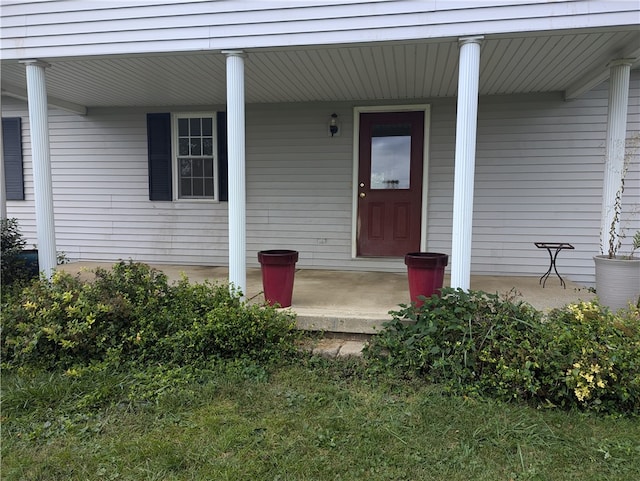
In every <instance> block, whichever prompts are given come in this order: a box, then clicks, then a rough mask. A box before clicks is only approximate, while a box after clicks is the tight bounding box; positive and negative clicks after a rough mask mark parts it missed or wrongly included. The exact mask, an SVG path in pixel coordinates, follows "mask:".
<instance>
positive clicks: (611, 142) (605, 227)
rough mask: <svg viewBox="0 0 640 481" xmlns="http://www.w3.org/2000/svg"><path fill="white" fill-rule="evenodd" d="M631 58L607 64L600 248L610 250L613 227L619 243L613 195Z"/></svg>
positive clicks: (618, 176)
mask: <svg viewBox="0 0 640 481" xmlns="http://www.w3.org/2000/svg"><path fill="white" fill-rule="evenodd" d="M631 64H632V61H631V60H629V59H620V60H614V61H613V62H611V63H610V64H609V68H610V73H611V75H610V78H609V106H608V110H607V140H606V147H605V149H606V150H605V160H604V162H605V164H604V180H603V185H602V214H601V222H602V223H601V225H600V250H601V253H602V254H607V253H608V252H609V238H610V234H611V230H612V229H613V241H614V243H617V242H618V238H619V235H620V222H619V221H620V219H618V222H614V217H615V215H616V196H617V195H618V191H619V190H620V187H621V184H622V177H623V175H624V168H625V166H624V153H625V139H626V136H627V105H628V103H629V75H630V73H631Z"/></svg>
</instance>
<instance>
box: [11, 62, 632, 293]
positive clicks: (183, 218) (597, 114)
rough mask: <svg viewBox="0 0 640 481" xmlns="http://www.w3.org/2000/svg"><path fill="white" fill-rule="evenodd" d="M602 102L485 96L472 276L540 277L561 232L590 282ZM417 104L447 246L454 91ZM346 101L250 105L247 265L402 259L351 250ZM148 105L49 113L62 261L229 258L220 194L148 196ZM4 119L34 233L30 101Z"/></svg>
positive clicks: (432, 238)
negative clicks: (276, 260)
mask: <svg viewBox="0 0 640 481" xmlns="http://www.w3.org/2000/svg"><path fill="white" fill-rule="evenodd" d="M607 99H608V86H607V84H606V83H605V84H603V85H601V86H600V87H598V88H596V89H594V90H593V91H591V92H589V93H588V94H585V95H584V96H582V97H581V98H579V99H577V100H574V101H571V102H564V101H563V100H562V98H561V95H560V94H555V93H551V94H539V95H521V96H493V97H486V98H481V99H480V106H479V119H478V146H477V162H476V181H475V205H474V227H473V229H474V231H473V252H472V267H471V272H472V273H474V274H496V275H500V274H511V275H541V274H542V273H544V271H545V270H546V268H547V267H548V255H547V253H546V251H542V250H538V249H536V248H535V246H534V245H533V243H534V242H536V241H546V242H570V243H572V244H573V245H574V246H575V248H576V249H575V251H568V252H563V253H561V254H560V256H559V259H558V269H559V271H560V272H561V273H562V275H563V276H566V277H568V278H569V279H572V280H574V281H577V282H580V283H584V284H591V283H592V282H593V273H594V270H593V260H592V256H593V255H595V254H597V253H598V252H597V249H598V245H599V225H600V205H601V188H602V176H603V156H604V140H605V133H606V132H605V131H606V115H607V103H608V100H607ZM402 103H403V104H408V103H412V102H407V101H403V102H402ZM415 103H416V104H419V103H420V104H422V103H428V104H430V105H431V120H430V125H431V131H430V146H429V149H430V153H429V166H428V175H429V181H428V192H429V197H428V214H427V222H428V224H427V250H429V251H435V252H445V253H450V250H451V226H452V209H453V171H454V146H455V108H456V107H455V99H434V100H432V101H430V100H428V99H417V100H416V101H415ZM358 105H365V104H364V103H358ZM366 105H371V103H368V104H366ZM385 105H386V104H385ZM354 106H355V104H353V103H291V104H258V105H248V106H247V156H246V158H247V250H248V252H247V256H248V257H247V260H248V265H254V266H255V265H257V259H256V252H257V251H258V250H262V249H270V248H292V249H296V250H298V251H299V252H300V260H299V263H298V265H299V266H300V267H307V268H331V269H352V270H401V269H404V265H403V263H402V261H401V260H388V259H384V260H371V259H368V260H364V259H352V258H351V249H352V227H351V226H352V196H353V195H354V191H353V186H354V180H353V158H352V157H353V146H352V142H353V107H354ZM217 108H218V109H219V108H221V107H220V106H217V107H216V106H202V107H201V108H198V110H209V111H210V110H216V109H217ZM161 110H162V111H166V109H161ZM189 110H193V109H187V108H184V107H180V108H175V109H173V111H176V112H178V111H181V112H184V111H189ZM147 112H148V110H143V109H92V110H91V111H90V112H89V115H88V116H86V117H81V116H77V115H73V114H68V113H64V112H62V111H57V110H50V119H49V122H50V139H51V159H52V173H53V186H54V206H55V219H56V239H57V247H58V249H59V250H61V251H64V252H65V253H66V254H67V256H68V257H69V258H70V259H72V260H76V259H86V260H116V259H119V258H123V259H128V258H132V259H134V260H140V261H146V262H162V263H176V264H194V265H198V264H200V265H226V264H227V262H228V258H227V255H228V250H227V244H228V237H227V225H228V224H227V204H226V203H225V202H221V203H211V202H202V201H201V202H196V201H179V202H151V201H149V200H148V171H147V145H146V113H147ZM332 112H336V113H337V114H338V115H339V119H340V122H341V129H342V131H341V135H340V136H338V137H333V138H332V137H330V136H329V135H328V134H327V122H328V118H329V115H330V114H331V113H332ZM628 115H629V117H628V118H629V122H628V130H629V137H632V136H634V135H637V134H638V132H640V120H639V119H640V72H638V71H634V72H632V81H631V89H630V105H629V113H628ZM2 116H3V117H14V116H20V117H23V119H24V121H23V124H22V126H23V148H24V160H25V162H24V164H25V192H26V200H25V201H8V202H7V210H8V214H9V216H14V217H18V218H19V219H20V223H21V227H22V230H23V232H24V234H25V235H26V237H27V239H28V241H29V243H33V242H35V214H34V203H33V182H32V170H31V148H30V145H29V131H28V130H29V123H28V121H27V118H28V116H27V109H26V104H24V103H23V102H20V101H17V100H12V99H7V98H4V97H3V101H2ZM631 160H632V163H631V165H630V170H629V174H628V177H627V191H626V193H625V203H626V205H625V216H626V217H625V219H624V221H623V227H627V228H628V229H631V228H636V229H637V228H640V205H639V204H640V199H639V194H638V186H640V162H639V161H638V156H637V155H636V156H635V157H633V158H632V159H631ZM634 212H635V215H634V214H633V213H634Z"/></svg>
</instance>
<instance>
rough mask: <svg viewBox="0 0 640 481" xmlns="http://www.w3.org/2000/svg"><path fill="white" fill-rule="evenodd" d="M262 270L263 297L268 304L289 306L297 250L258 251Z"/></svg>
mask: <svg viewBox="0 0 640 481" xmlns="http://www.w3.org/2000/svg"><path fill="white" fill-rule="evenodd" d="M258 261H259V262H260V267H261V270H262V288H263V290H264V299H265V301H267V303H268V304H269V305H270V306H274V305H276V304H277V305H279V306H280V307H289V306H291V300H292V297H293V279H294V276H295V272H296V262H297V261H298V252H297V251H291V250H268V251H260V252H258Z"/></svg>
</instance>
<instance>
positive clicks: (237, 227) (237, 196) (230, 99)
mask: <svg viewBox="0 0 640 481" xmlns="http://www.w3.org/2000/svg"><path fill="white" fill-rule="evenodd" d="M222 53H223V54H225V55H226V56H227V142H228V145H227V149H228V158H229V282H230V283H231V284H233V285H234V286H235V287H236V288H238V289H240V290H241V291H242V293H243V294H246V293H247V259H246V257H247V224H246V219H247V213H246V185H245V117H244V54H243V52H242V51H239V50H227V51H223V52H222Z"/></svg>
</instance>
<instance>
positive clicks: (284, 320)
mask: <svg viewBox="0 0 640 481" xmlns="http://www.w3.org/2000/svg"><path fill="white" fill-rule="evenodd" d="M2 324H3V330H2V337H1V343H2V345H1V350H2V358H3V360H4V361H5V362H7V363H9V364H13V365H28V366H39V367H45V368H53V367H56V368H68V367H70V366H78V365H86V364H89V363H95V362H108V363H112V364H113V365H117V364H119V363H122V362H144V363H150V362H157V363H170V364H171V363H173V364H178V365H179V364H183V363H194V364H197V363H201V364H205V363H206V362H208V361H209V360H211V359H231V358H246V359H251V360H256V361H265V362H266V361H271V360H275V359H277V358H279V357H282V356H284V355H286V354H287V353H288V352H292V351H293V350H294V340H295V337H296V331H295V330H294V329H293V326H294V320H293V317H292V315H290V314H287V313H282V312H279V311H277V310H276V309H274V308H271V307H268V306H265V307H262V306H251V305H248V304H246V303H244V302H243V301H242V300H241V297H240V295H239V294H238V293H236V292H230V290H229V288H228V287H227V286H225V285H213V284H210V283H208V282H205V283H203V284H194V285H191V284H190V283H189V282H188V280H187V279H186V278H185V279H182V280H181V281H179V282H177V283H175V284H171V285H170V284H169V283H168V281H167V277H166V275H164V274H163V273H162V272H160V271H157V270H155V269H152V268H150V267H149V266H147V265H145V264H138V263H132V262H129V263H125V262H120V263H118V264H116V265H115V266H114V267H113V269H112V270H110V271H107V270H104V269H97V270H96V271H95V279H94V280H93V281H92V282H83V281H81V280H80V279H79V277H77V276H76V277H74V276H71V275H70V274H68V273H64V272H55V273H54V275H53V276H52V278H51V280H46V279H42V278H41V279H39V280H37V281H34V282H33V283H31V284H30V285H28V286H26V287H24V288H23V289H21V290H20V291H18V292H16V293H14V294H13V295H11V296H6V297H5V298H4V299H3V306H2Z"/></svg>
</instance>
